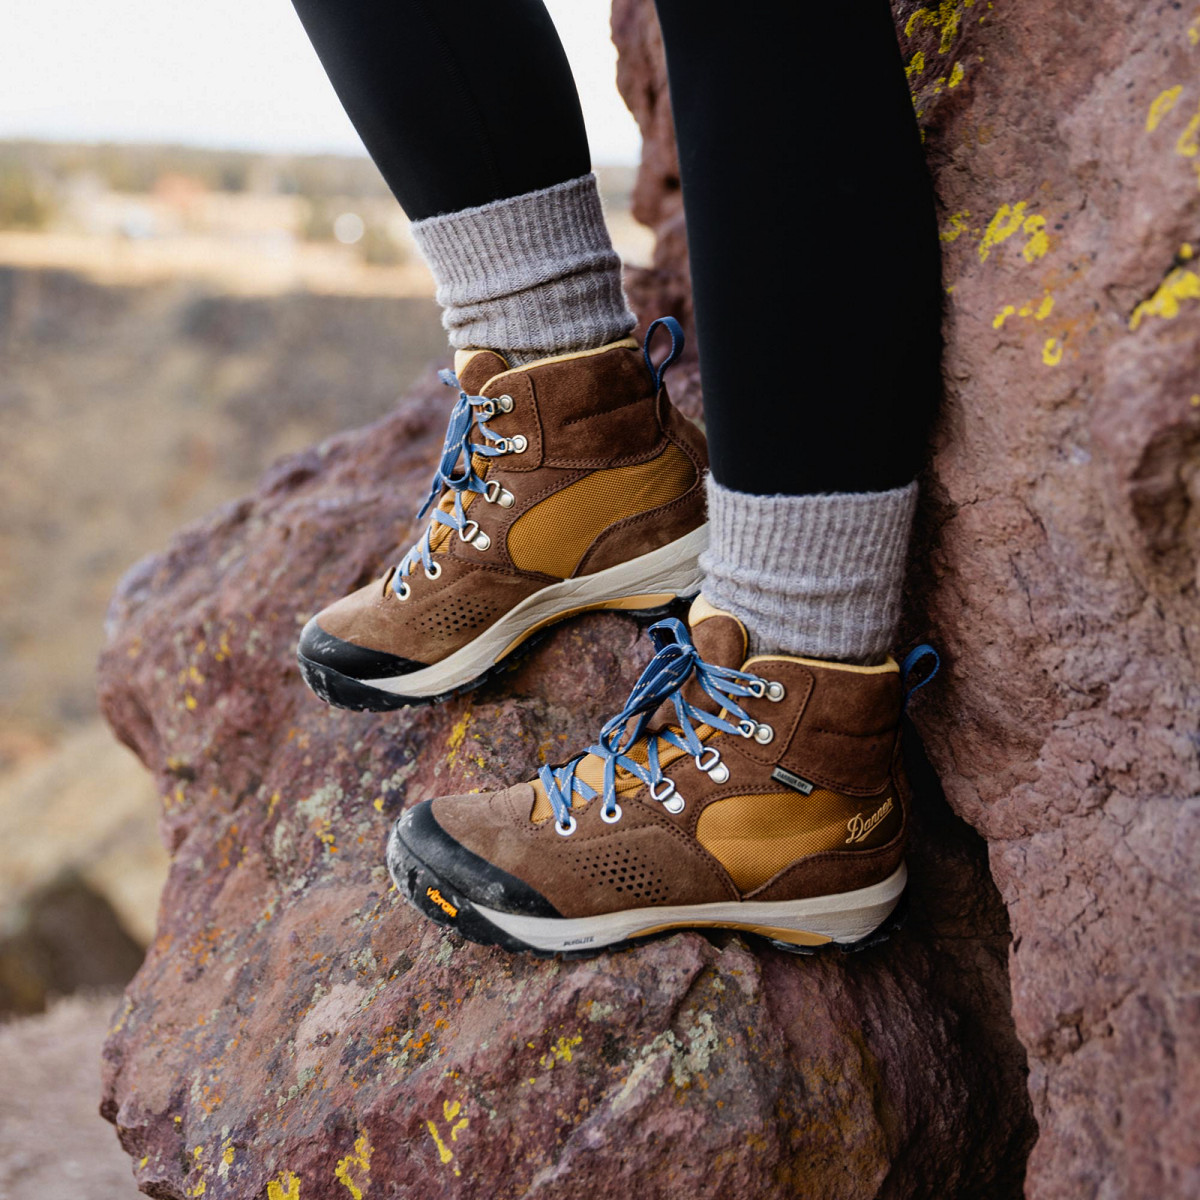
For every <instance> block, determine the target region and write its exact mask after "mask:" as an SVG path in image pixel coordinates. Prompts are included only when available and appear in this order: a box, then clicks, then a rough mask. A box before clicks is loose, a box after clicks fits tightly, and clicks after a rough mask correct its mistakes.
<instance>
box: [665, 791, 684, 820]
mask: <svg viewBox="0 0 1200 1200" xmlns="http://www.w3.org/2000/svg"><path fill="white" fill-rule="evenodd" d="M684 804H685V801H684V798H683V797H682V796H672V797H671V799H670V800H664V801H663V808H665V809H666V810H667V812H669V813H670V814H671V815H672V816H673V817H677V816H678V815H679V814H680V813H681V812H683V806H684Z"/></svg>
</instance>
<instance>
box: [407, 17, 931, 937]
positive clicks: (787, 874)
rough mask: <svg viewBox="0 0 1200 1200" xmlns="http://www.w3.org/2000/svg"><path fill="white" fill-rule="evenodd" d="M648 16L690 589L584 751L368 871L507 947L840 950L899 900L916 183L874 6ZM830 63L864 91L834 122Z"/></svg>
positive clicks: (925, 378) (926, 408)
mask: <svg viewBox="0 0 1200 1200" xmlns="http://www.w3.org/2000/svg"><path fill="white" fill-rule="evenodd" d="M659 9H660V14H661V16H662V18H663V32H664V40H665V42H666V46H667V54H668V63H669V66H670V70H671V85H672V96H673V102H674V107H675V112H676V124H677V131H678V136H679V142H680V160H681V165H682V174H683V184H684V199H685V204H686V212H687V220H688V234H689V245H690V249H691V259H692V278H693V290H694V296H695V305H696V317H697V327H698V331H699V334H700V341H701V346H700V355H701V374H702V382H703V384H704V390H705V413H706V417H707V419H708V426H709V438H710V445H711V447H712V451H713V476H714V479H713V480H712V481H710V487H709V502H710V509H709V511H710V520H711V522H712V525H713V526H714V528H713V535H714V536H713V548H712V551H711V552H710V554H709V555H707V556H705V559H704V560H703V561H704V563H705V565H706V568H707V573H706V578H705V582H704V594H703V595H702V596H701V598H700V599H698V600H697V601H696V603H695V604H694V605H693V606H692V610H691V613H690V615H689V620H688V624H689V628H688V629H684V628H683V626H682V625H681V624H679V623H678V622H664V623H663V625H661V626H657V627H655V629H654V631H652V632H653V633H654V636H655V638H656V644H657V645H658V648H659V651H658V654H657V655H656V656H655V659H654V660H653V662H652V663H651V664H650V666H649V667H647V669H646V671H645V672H644V674H643V676H642V678H641V680H639V682H638V685H637V686H636V687H635V689H634V691H633V693H632V694H631V696H630V699H629V702H628V704H627V706H626V708H625V709H624V710H623V711H622V712H621V713H619V714H617V715H616V716H615V717H613V719H612V720H611V721H609V722H608V723H607V724H606V725H605V726H604V728H603V730H602V732H601V734H600V737H599V738H598V739H597V742H596V743H595V744H594V745H592V746H590V747H588V748H587V750H586V751H585V752H584V753H582V754H580V755H577V756H576V757H575V758H572V759H570V760H568V761H567V762H565V763H562V764H560V765H557V766H552V767H546V768H543V770H542V771H540V772H539V773H538V776H537V778H536V779H532V780H530V781H528V782H526V783H523V784H518V785H517V786H515V787H513V788H510V789H507V790H506V791H504V792H500V793H494V794H492V795H490V796H470V797H448V798H442V799H438V800H434V801H432V802H426V803H425V804H423V805H420V806H418V807H417V808H416V809H414V810H412V811H411V812H409V813H406V814H405V816H404V817H403V818H401V820H400V821H399V822H398V823H397V824H396V826H395V828H394V829H393V832H392V837H391V840H390V843H389V849H388V862H389V867H390V869H391V872H392V877H393V879H394V880H395V882H396V884H397V886H398V887H399V888H401V889H402V890H403V891H404V892H405V894H406V895H407V896H408V897H409V899H410V900H411V901H412V902H413V903H414V904H416V905H417V906H418V907H420V908H421V909H422V911H424V912H425V913H426V914H427V915H428V916H429V917H431V918H432V919H433V920H435V921H438V922H440V923H442V924H449V925H452V926H454V927H456V928H457V929H459V930H460V931H461V932H462V933H463V934H464V935H465V936H467V937H469V938H472V939H474V940H476V941H480V942H484V943H486V944H495V945H500V946H504V947H505V948H507V949H513V950H520V949H526V950H533V951H534V952H536V953H559V952H561V953H578V952H587V951H589V950H595V949H598V948H603V947H611V946H614V945H618V944H621V943H622V942H624V941H627V940H629V939H631V938H636V937H638V936H642V935H645V934H649V933H653V932H658V931H662V930H664V929H673V928H678V927H680V926H696V927H702V928H703V927H706V926H720V927H729V926H733V927H735V928H740V929H744V930H747V931H750V932H753V933H757V934H759V935H762V936H766V937H768V938H770V939H771V940H772V941H773V942H774V943H775V944H776V945H779V946H782V947H783V948H785V949H791V950H796V951H800V952H806V951H809V950H813V949H816V948H818V947H820V946H828V945H841V946H843V947H850V946H860V945H862V944H864V943H865V942H866V941H868V940H872V939H874V938H877V937H879V936H880V935H881V933H883V932H885V931H886V928H887V925H888V922H889V921H890V919H891V918H892V914H893V913H894V911H895V909H896V906H897V904H898V902H899V900H900V896H901V893H902V892H903V889H904V886H905V878H906V876H905V869H904V848H905V840H906V834H907V823H908V809H909V788H908V783H907V780H906V779H905V775H904V768H903V764H902V757H901V754H900V736H899V729H900V718H901V707H902V695H903V692H904V689H905V687H906V680H905V676H906V673H907V672H906V669H905V667H908V666H909V665H910V664H909V663H906V664H905V667H901V666H900V665H899V664H897V663H896V662H895V661H894V660H892V659H885V657H884V656H885V654H886V651H887V649H888V648H889V646H890V643H891V641H892V640H893V638H894V636H895V621H896V615H897V609H898V598H899V590H900V583H901V578H902V574H903V567H904V559H905V555H906V550H907V542H908V534H909V527H910V524H911V519H912V510H913V505H914V502H915V496H916V485H915V484H914V483H913V477H914V475H915V474H916V472H917V470H918V469H919V466H920V460H921V454H922V451H923V447H924V439H925V436H926V431H927V427H928V422H929V420H930V418H931V416H932V413H933V410H934V406H935V402H936V398H937V394H938V388H937V381H938V315H939V313H938V310H939V299H940V284H939V280H938V270H937V240H936V230H935V228H934V227H933V214H932V204H931V194H930V190H929V184H928V180H927V178H926V177H925V174H924V166H923V163H922V162H921V157H920V145H919V140H918V138H917V134H916V130H915V126H914V124H913V119H912V111H911V104H910V102H909V98H908V93H907V89H906V87H905V85H904V77H903V72H902V70H901V69H900V63H899V57H898V53H897V50H896V45H895V38H894V34H893V32H892V28H891V18H890V11H889V9H888V7H887V5H886V4H885V3H883V2H882V0H871V2H870V3H861V2H859V0H853V2H848V3H844V4H839V5H803V4H796V3H794V0H790V2H789V0H782V2H780V3H762V4H758V5H752V6H744V7H743V8H742V9H740V10H738V12H737V13H736V14H731V13H730V11H729V8H728V6H727V5H721V6H719V7H718V6H716V5H708V4H704V3H699V2H697V0H659ZM801 47H805V48H807V49H808V50H809V54H808V55H806V56H805V57H804V59H803V61H802V62H798V61H797V57H798V53H799V50H800V48H801ZM822 54H824V55H825V57H824V59H822V58H821V56H822ZM818 60H819V61H818ZM847 62H853V63H854V67H855V71H856V75H855V86H856V87H858V86H859V85H860V84H862V77H863V74H864V72H866V73H867V74H868V75H869V79H868V80H867V82H866V83H865V84H863V85H862V88H861V91H860V93H859V94H858V95H857V96H856V97H854V98H853V99H851V100H847V101H845V102H844V106H843V107H842V108H840V109H839V108H838V106H839V105H843V99H842V97H843V92H844V90H845V83H844V78H845V71H846V63H847ZM833 97H836V103H835V102H834V101H833V100H832V99H831V98H833ZM864 147H867V148H866V149H864ZM884 188H886V189H887V197H888V200H887V205H886V213H885V216H886V220H887V226H888V228H889V229H892V228H897V229H899V230H900V232H899V233H898V234H896V235H895V236H894V237H893V238H891V239H890V240H889V241H888V243H887V252H886V256H885V254H884V251H883V248H881V247H880V246H879V245H878V239H875V238H873V237H872V234H871V231H873V230H874V229H876V228H877V227H878V226H879V225H880V223H881V221H883V220H884V217H881V215H880V210H881V209H883V208H884V207H885V206H884V205H883V203H882V202H881V201H880V200H879V195H880V192H881V190H882V189H884ZM710 602H711V603H710ZM726 610H728V611H726ZM880 660H882V661H880Z"/></svg>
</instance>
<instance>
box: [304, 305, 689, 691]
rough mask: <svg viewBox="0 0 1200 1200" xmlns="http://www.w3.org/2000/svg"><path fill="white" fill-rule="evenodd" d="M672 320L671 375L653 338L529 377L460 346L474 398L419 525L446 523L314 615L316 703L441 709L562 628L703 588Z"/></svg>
mask: <svg viewBox="0 0 1200 1200" xmlns="http://www.w3.org/2000/svg"><path fill="white" fill-rule="evenodd" d="M659 323H660V322H655V325H658V324H659ZM662 323H665V324H667V327H668V329H669V330H670V331H671V334H672V347H671V353H670V355H669V356H668V357H667V360H666V361H665V362H664V363H663V365H662V366H661V367H659V368H658V369H657V370H655V369H654V368H653V367H652V366H651V364H650V357H649V353H648V349H649V341H650V335H647V342H646V351H645V352H642V351H639V348H638V345H637V342H636V341H634V340H633V339H625V340H623V341H620V342H615V343H613V344H612V345H610V346H604V347H601V348H600V349H598V350H588V351H584V352H581V353H577V354H564V355H559V356H556V357H554V358H546V359H541V360H540V361H538V362H533V363H528V364H526V365H525V366H521V367H517V368H515V369H512V370H509V369H508V366H507V364H506V363H505V361H504V359H503V358H501V357H500V355H498V354H495V353H493V352H492V351H490V350H475V351H459V353H458V354H457V355H456V356H455V366H456V368H457V371H458V377H457V378H454V376H449V378H448V379H447V382H450V383H452V385H453V386H455V387H457V388H458V389H459V399H458V402H457V404H456V405H455V407H454V412H453V413H452V415H451V420H450V427H449V431H448V432H447V435H446V445H445V448H444V450H443V455H442V460H441V464H440V466H439V468H438V471H437V473H436V475H435V477H434V482H433V486H432V488H431V489H430V494H429V497H428V499H427V500H426V504H425V507H424V508H423V509H422V510H421V513H420V514H419V515H422V516H423V515H424V514H425V512H426V511H428V510H429V508H430V507H431V506H434V504H435V501H436V506H435V507H434V508H433V515H432V519H431V521H430V524H429V527H428V529H427V531H426V532H425V534H424V535H423V536H422V537H421V539H420V540H419V541H418V543H417V544H416V545H415V546H414V547H413V548H412V549H411V550H409V552H408V554H407V555H405V557H404V558H403V560H402V561H401V562H400V563H399V565H398V566H396V567H395V568H393V569H392V570H391V571H389V572H388V573H387V574H386V575H385V576H384V577H383V578H382V579H381V580H379V581H377V582H375V583H372V584H369V585H368V586H366V587H364V588H360V589H359V590H358V591H357V592H354V593H353V594H352V595H350V596H347V597H345V598H344V599H342V600H339V601H338V602H337V603H336V604H333V605H331V606H330V607H329V608H326V609H325V610H324V611H323V612H321V613H319V614H318V615H317V616H316V617H314V618H313V619H312V620H311V621H309V623H308V625H307V626H306V627H305V629H304V632H303V634H302V636H301V639H300V646H299V655H298V656H299V661H300V667H301V670H302V672H303V674H304V678H305V679H306V680H307V682H308V684H309V686H310V687H311V688H312V689H313V690H314V691H315V692H316V693H317V695H319V696H320V697H321V698H322V699H324V700H327V701H329V702H330V703H331V704H337V705H339V706H341V707H343V708H355V709H364V708H368V709H389V708H398V707H400V706H402V705H405V704H413V703H419V702H421V701H427V700H433V699H438V698H441V697H444V696H447V695H449V694H451V693H454V692H456V691H461V690H464V689H466V688H468V687H471V686H473V685H474V684H477V683H479V682H480V681H481V679H482V678H483V677H484V676H486V675H487V674H488V673H489V672H490V671H491V670H492V669H493V668H494V667H495V666H496V665H497V664H499V663H500V662H502V661H503V660H504V659H505V657H506V656H508V655H509V654H511V653H512V652H513V651H514V650H516V649H517V647H518V646H520V645H521V643H522V642H524V641H525V640H526V639H527V638H528V637H529V636H530V635H531V634H533V633H535V632H536V631H538V630H539V629H541V628H543V627H544V626H546V625H549V624H551V623H552V622H554V621H559V620H561V619H562V618H564V617H567V616H571V615H572V614H574V613H581V612H587V611H588V610H591V609H601V608H611V609H625V610H633V611H653V610H655V609H659V608H661V607H662V606H663V605H666V604H669V603H670V602H671V601H673V600H675V599H676V598H677V597H680V596H690V595H694V594H695V593H696V592H697V591H698V590H699V587H700V568H699V563H698V559H699V556H700V552H701V551H702V550H703V549H704V546H705V543H706V538H707V527H706V525H705V516H704V472H705V469H706V468H707V466H708V456H707V452H706V449H705V442H704V435H703V434H702V433H701V432H700V431H699V430H698V429H697V428H696V427H695V426H694V425H693V424H692V423H691V422H690V421H688V420H687V419H686V418H685V417H683V416H682V415H681V414H680V413H679V412H678V410H676V409H675V408H674V406H673V405H672V404H671V403H670V401H669V400H668V398H667V393H666V389H665V388H664V387H663V386H662V376H663V373H664V371H665V370H666V367H667V366H668V365H669V364H670V362H671V361H672V360H673V359H674V358H675V357H676V355H677V353H678V351H679V349H680V348H681V346H682V332H681V331H680V330H679V326H678V324H677V323H676V322H675V321H673V319H671V318H664V319H663V322H662ZM654 328H655V326H651V334H652V333H653V330H654ZM643 353H644V361H643ZM448 374H449V373H448V372H447V373H446V375H448Z"/></svg>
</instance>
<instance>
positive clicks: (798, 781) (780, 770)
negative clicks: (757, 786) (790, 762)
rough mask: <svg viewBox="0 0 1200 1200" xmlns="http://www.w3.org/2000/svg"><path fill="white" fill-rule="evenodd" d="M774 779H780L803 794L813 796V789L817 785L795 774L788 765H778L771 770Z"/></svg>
mask: <svg viewBox="0 0 1200 1200" xmlns="http://www.w3.org/2000/svg"><path fill="white" fill-rule="evenodd" d="M771 778H772V779H778V780H779V782H780V783H782V784H784V785H785V786H787V787H790V788H792V789H793V790H794V791H797V792H799V793H800V794H801V795H803V796H811V795H812V790H813V788H814V787H816V786H817V785H816V784H815V783H809V781H808V780H807V779H805V778H803V777H802V776H800V775H793V774H792V772H791V771H789V770H788V769H787V768H786V767H776V768H775V770H773V771H772V772H771Z"/></svg>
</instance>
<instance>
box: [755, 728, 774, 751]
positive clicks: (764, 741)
mask: <svg viewBox="0 0 1200 1200" xmlns="http://www.w3.org/2000/svg"><path fill="white" fill-rule="evenodd" d="M774 738H775V730H774V729H772V728H771V726H770V725H767V724H765V723H764V724H762V725H760V726H759V727H758V728H757V729H756V730H755V731H754V740H755V741H756V742H757V743H758V744H759V745H760V746H768V745H770V744H771V742H772V741H773V740H774Z"/></svg>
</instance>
